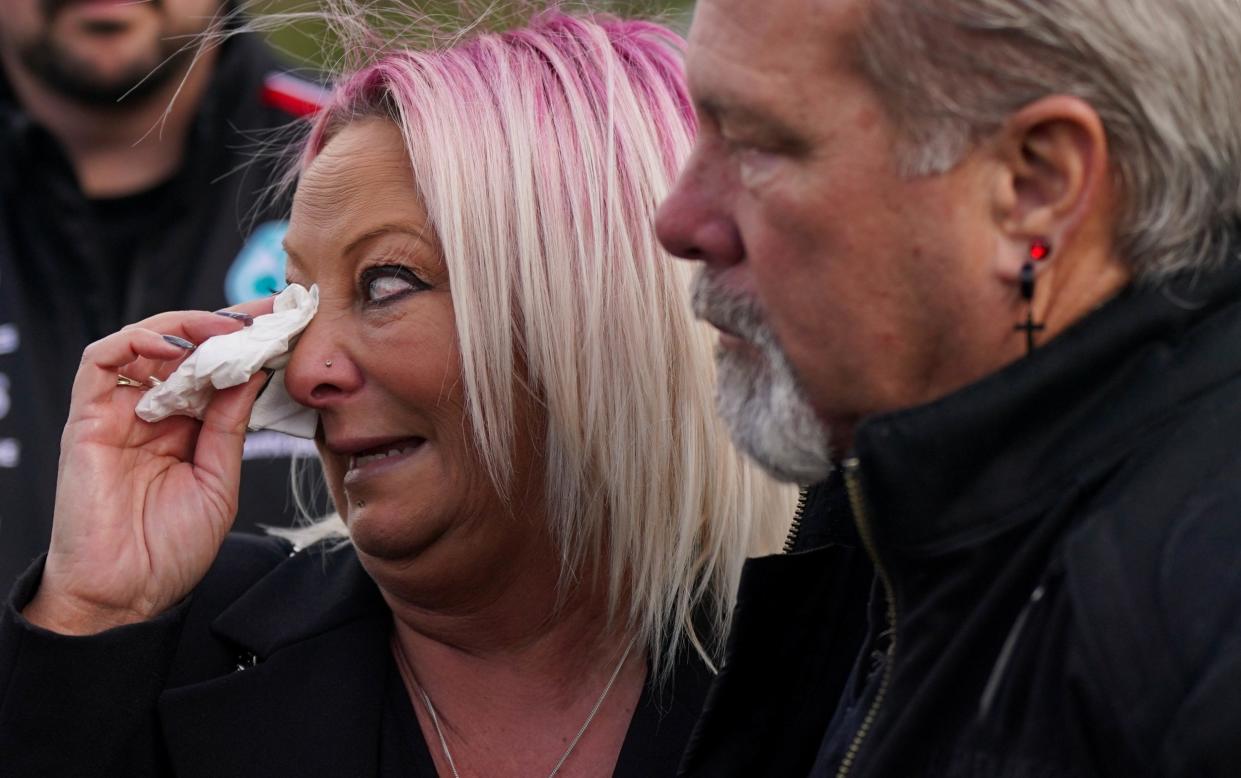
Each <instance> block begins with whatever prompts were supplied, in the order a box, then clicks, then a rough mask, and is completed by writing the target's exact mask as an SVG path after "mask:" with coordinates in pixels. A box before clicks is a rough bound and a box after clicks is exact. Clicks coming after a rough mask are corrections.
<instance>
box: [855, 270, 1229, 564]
mask: <svg viewBox="0 0 1241 778" xmlns="http://www.w3.org/2000/svg"><path fill="white" fill-rule="evenodd" d="M1239 300H1241V267H1238V266H1237V263H1235V262H1234V263H1231V264H1230V266H1228V267H1226V268H1224V269H1222V270H1219V271H1216V272H1213V273H1198V274H1184V275H1182V276H1179V277H1174V278H1172V279H1170V280H1168V281H1166V282H1164V283H1162V284H1160V285H1158V286H1155V285H1133V286H1131V287H1129V288H1128V289H1126V290H1124V291H1122V292H1121V293H1120V294H1119V295H1118V296H1116V297H1115V298H1113V299H1112V300H1111V301H1109V302H1107V303H1106V304H1104V305H1103V306H1102V307H1100V308H1099V309H1098V310H1096V311H1095V312H1093V313H1092V314H1090V315H1088V316H1087V317H1086V318H1084V319H1083V320H1082V321H1080V322H1079V323H1077V324H1076V325H1074V326H1073V327H1072V328H1070V329H1069V330H1068V331H1066V332H1065V333H1064V334H1062V335H1061V336H1059V337H1057V338H1055V339H1054V340H1052V341H1051V342H1049V343H1048V344H1047V345H1046V346H1045V347H1042V348H1039V349H1037V350H1036V351H1035V352H1034V353H1033V354H1032V355H1030V356H1029V357H1026V358H1023V359H1021V360H1019V361H1017V362H1016V363H1014V364H1012V365H1009V366H1008V367H1006V368H1005V369H1002V370H1001V371H999V372H998V373H995V374H993V375H991V376H990V377H988V378H985V379H983V380H981V381H979V382H977V383H975V384H973V385H971V386H968V387H966V388H964V389H962V390H960V391H958V392H956V393H954V394H952V395H949V396H948V397H945V398H943V399H941V400H939V401H937V402H933V403H931V404H928V405H924V406H920V407H917V408H912V409H909V410H904V411H899V412H895V413H890V414H885V415H882V416H877V417H873V418H871V419H869V420H867V421H865V422H864V423H863V424H862V425H861V426H860V427H859V429H858V433H857V436H856V439H855V449H854V450H855V453H856V455H857V457H858V461H859V473H860V480H861V484H862V490H863V492H864V494H865V497H866V504H867V508H868V511H867V512H868V514H869V515H868V520H869V523H870V524H871V527H872V530H873V532H874V537H875V540H876V543H877V545H878V546H879V547H881V548H883V549H885V550H889V551H892V550H897V551H903V552H907V553H911V554H927V553H936V552H938V551H943V550H949V549H952V548H960V547H963V546H967V545H972V544H974V543H977V542H981V541H982V540H984V539H986V538H988V537H991V536H993V535H995V534H997V533H999V532H1001V531H1003V530H1005V529H1007V528H1010V527H1012V526H1015V525H1016V524H1018V523H1021V522H1023V521H1025V520H1028V519H1031V518H1033V517H1035V516H1037V515H1040V514H1041V513H1042V512H1043V511H1045V510H1046V509H1047V508H1048V507H1049V505H1050V504H1051V502H1052V501H1054V500H1055V499H1057V497H1058V496H1059V495H1061V494H1063V492H1064V491H1065V490H1066V489H1067V488H1069V487H1070V486H1071V485H1072V484H1073V483H1074V482H1076V481H1079V480H1081V479H1083V478H1087V477H1089V475H1090V474H1091V473H1092V472H1096V471H1098V470H1099V469H1100V468H1106V467H1111V466H1114V464H1115V462H1116V461H1117V460H1118V459H1119V458H1120V457H1121V456H1123V455H1124V453H1125V452H1127V451H1129V450H1132V448H1133V446H1135V445H1136V444H1137V443H1138V442H1140V440H1141V439H1142V437H1143V435H1144V433H1146V432H1147V431H1149V430H1150V429H1151V428H1152V427H1154V426H1155V425H1158V424H1160V423H1162V422H1165V421H1166V420H1167V418H1168V417H1169V416H1170V414H1171V413H1173V412H1174V411H1175V409H1176V407H1177V406H1178V405H1179V404H1181V403H1183V402H1184V401H1186V400H1187V399H1189V398H1190V397H1192V396H1193V395H1195V394H1197V393H1200V392H1203V391H1205V390H1207V389H1209V388H1210V387H1211V386H1213V385H1215V384H1217V383H1219V382H1221V381H1223V380H1226V379H1228V378H1231V377H1233V376H1236V375H1237V374H1238V373H1241V302H1239Z"/></svg>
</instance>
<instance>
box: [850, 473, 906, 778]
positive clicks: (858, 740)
mask: <svg viewBox="0 0 1241 778" xmlns="http://www.w3.org/2000/svg"><path fill="white" fill-rule="evenodd" d="M858 465H859V463H858V458H857V457H855V456H854V457H849V458H848V459H846V460H845V461H844V475H845V490H846V492H847V493H848V495H849V507H850V508H851V509H852V510H853V518H854V521H855V522H857V528H858V535H860V536H861V538H862V545H863V546H864V547H865V548H866V553H867V554H868V555H869V556H870V561H871V563H872V564H874V566H875V573H876V574H877V575H878V576H879V581H880V583H882V584H883V593H884V596H885V598H886V599H887V601H888V608H887V622H888V635H889V637H888V648H887V650H886V651H885V652H884V660H883V675H882V676H880V678H879V689H878V690H877V691H876V692H875V699H874V701H873V702H871V704H870V708H869V709H867V711H866V717H865V718H863V719H862V723H861V724H860V725H859V726H858V730H857V732H856V733H855V734H854V736H853V741H852V742H850V743H849V749H848V750H847V751H846V752H845V755H844V758H843V759H841V760H840V767H839V769H837V770H836V778H846V777H847V776H848V775H849V774H850V772H851V771H852V770H853V765H854V762H855V760H856V759H857V756H858V752H859V751H861V749H862V744H863V743H865V742H866V736H867V735H868V734H870V730H871V727H873V726H874V725H875V720H876V719H877V718H878V717H879V709H880V708H881V707H882V706H883V701H884V698H885V697H887V695H888V686H889V685H890V684H891V682H892V665H893V661H894V660H895V658H896V591H895V589H894V588H893V586H892V578H891V576H890V575H889V574H888V571H887V569H886V568H885V567H884V566H883V561H882V560H881V559H879V553H878V551H876V549H875V539H874V535H873V533H872V529H871V526H870V517H869V514H868V513H867V511H866V499H865V496H864V495H863V494H862V486H861V483H860V482H859V480H858Z"/></svg>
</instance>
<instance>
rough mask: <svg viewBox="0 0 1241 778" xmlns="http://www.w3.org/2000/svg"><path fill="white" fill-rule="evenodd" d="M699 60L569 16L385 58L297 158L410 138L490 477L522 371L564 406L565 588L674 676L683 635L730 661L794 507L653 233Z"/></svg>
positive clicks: (680, 273)
mask: <svg viewBox="0 0 1241 778" xmlns="http://www.w3.org/2000/svg"><path fill="white" fill-rule="evenodd" d="M683 48H684V41H683V40H682V39H681V38H680V37H679V36H678V35H677V34H676V33H674V32H672V31H671V30H669V29H667V28H665V27H662V26H660V25H658V24H655V23H651V22H647V21H625V20H620V19H616V18H613V17H605V16H593V17H579V16H573V15H569V14H566V13H563V12H560V11H555V10H553V11H547V12H544V13H541V14H539V15H537V16H536V17H534V19H533V20H532V21H531V22H530V23H529V24H528V25H527V26H525V27H524V28H522V29H516V30H511V31H507V32H501V33H483V34H476V35H474V36H473V37H470V38H467V39H465V40H462V41H458V42H457V43H455V45H453V46H451V47H448V48H441V49H434V50H426V51H398V52H393V53H388V54H385V55H384V56H382V58H380V59H379V60H378V61H377V62H375V63H373V64H370V65H369V66H366V67H364V68H362V69H361V70H359V71H358V72H356V73H354V74H353V75H352V76H350V77H348V78H346V79H345V80H344V81H342V82H341V83H340V85H339V86H338V87H337V88H336V90H335V92H334V94H333V96H332V98H331V100H330V102H329V104H328V106H327V107H326V109H325V110H324V111H323V112H322V113H321V114H320V115H319V116H318V117H317V119H316V121H315V123H314V126H313V129H312V131H311V133H310V135H309V138H308V140H307V143H306V146H305V147H304V152H303V155H302V161H301V164H302V166H303V168H304V167H305V166H308V165H310V164H311V163H312V162H313V160H314V158H315V157H316V155H317V154H318V153H319V152H320V151H322V149H323V148H324V146H325V145H326V144H327V143H328V142H330V140H331V138H332V136H333V135H334V134H335V133H336V132H338V131H339V130H340V129H341V128H342V127H344V126H345V125H346V124H348V123H350V122H352V121H356V120H359V119H363V118H369V117H382V118H386V119H388V120H390V121H392V122H394V123H395V124H396V125H397V126H398V127H399V128H400V129H401V131H402V133H403V135H404V138H405V143H406V146H407V148H408V150H409V160H410V164H411V166H412V169H413V172H414V179H415V181H416V183H417V186H418V189H419V192H420V194H421V196H422V198H423V204H424V205H425V207H426V210H427V214H428V216H429V223H430V225H431V226H432V228H433V229H434V230H435V233H436V236H437V238H438V241H439V245H440V247H441V250H442V252H443V255H444V260H445V263H446V265H447V267H448V273H449V277H450V278H451V279H452V285H451V289H452V297H453V307H454V316H455V319H456V327H457V335H458V339H459V342H460V353H461V360H462V365H461V367H462V380H463V383H464V385H465V394H466V397H467V404H468V408H467V413H468V416H469V421H470V426H471V427H472V431H473V434H474V436H475V439H476V441H477V444H478V448H479V450H480V452H481V453H482V456H483V459H484V461H485V462H486V463H487V466H488V468H489V470H490V474H491V477H492V480H493V481H494V482H495V483H496V484H497V487H498V488H499V489H500V490H501V493H504V491H505V489H506V488H507V484H508V482H509V476H510V471H511V469H510V462H509V452H510V451H511V450H512V441H513V436H514V434H515V431H514V420H513V396H514V375H516V374H517V372H518V371H517V369H516V368H517V365H518V364H519V362H520V364H521V365H522V375H523V376H524V377H525V379H526V381H527V382H528V386H529V390H530V391H531V392H533V394H534V395H535V396H536V397H537V398H538V399H539V401H540V402H541V403H542V404H543V407H544V408H545V410H546V415H547V423H546V449H545V450H546V456H547V472H548V483H547V485H546V497H547V500H546V502H547V504H548V512H549V516H548V520H549V522H550V526H551V528H552V531H553V534H554V536H555V537H556V539H557V542H558V543H559V545H560V548H561V550H562V555H563V559H562V562H563V564H562V573H563V575H562V580H563V581H564V583H565V584H571V583H572V582H573V581H574V580H576V576H577V575H578V574H579V573H580V571H581V570H582V569H583V565H589V566H591V567H593V568H594V569H598V570H602V571H603V572H604V574H605V575H606V580H607V585H608V592H609V595H610V602H611V605H612V613H613V615H614V616H619V617H621V618H623V619H624V620H625V622H626V623H627V625H628V626H629V627H630V628H631V629H633V630H634V631H635V634H637V635H638V637H639V640H640V641H641V642H642V643H644V645H645V646H646V648H647V650H648V651H649V652H650V656H651V661H652V667H653V668H654V670H655V672H656V675H657V676H659V677H666V676H665V673H666V671H667V670H668V669H670V665H671V663H670V661H669V660H670V658H671V654H670V653H669V652H670V651H671V650H672V649H674V648H675V647H677V646H679V645H680V644H681V642H682V640H683V639H688V640H689V641H690V642H691V643H694V644H695V645H697V646H698V647H699V649H700V650H702V651H703V653H704V655H707V656H710V655H718V653H719V649H720V647H721V643H722V638H723V635H724V634H725V630H726V626H727V622H728V618H729V615H730V613H731V610H732V603H733V596H734V592H735V587H736V582H737V579H738V577H739V574H740V569H741V563H742V562H743V561H744V558H745V556H746V554H747V552H763V551H768V550H773V549H774V548H775V547H776V546H777V545H778V542H779V539H780V536H781V534H782V528H783V527H784V526H787V517H790V516H791V514H792V502H793V499H794V497H795V493H794V492H793V491H791V490H790V489H788V488H786V487H782V486H779V485H776V484H775V483H774V482H772V481H770V480H769V479H768V478H767V477H766V476H765V475H763V474H762V473H761V472H759V471H758V470H757V469H756V468H755V467H754V466H753V465H751V464H750V463H749V462H747V461H746V460H744V458H743V457H742V456H741V455H740V454H739V453H737V451H736V450H735V449H734V448H733V447H732V444H731V442H730V440H729V437H728V433H727V431H726V430H725V428H724V427H723V425H722V423H721V422H720V421H719V420H718V419H717V418H716V416H715V413H714V375H715V371H714V364H713V359H712V349H713V345H714V338H713V336H712V334H711V333H710V332H709V331H708V328H706V327H705V325H702V324H701V323H698V322H696V321H694V320H693V318H692V316H691V315H690V307H689V300H688V292H687V287H688V273H689V272H690V271H689V269H688V267H687V266H686V264H685V263H680V262H674V261H673V260H672V259H671V258H670V257H669V256H668V255H667V254H666V253H665V252H664V251H663V249H662V247H661V246H660V245H659V243H658V242H657V240H656V239H655V235H654V227H653V224H654V213H655V210H656V207H657V206H658V204H659V202H660V201H661V200H662V199H663V197H664V196H665V195H666V193H667V192H668V190H669V188H670V186H671V184H672V181H673V179H674V177H675V175H676V172H677V170H678V169H679V168H680V166H681V164H682V163H683V162H684V160H685V159H686V157H687V156H688V154H689V150H690V147H691V145H692V140H693V135H694V131H695V129H696V127H695V119H694V114H693V111H692V109H691V105H690V100H689V96H688V93H687V90H686V86H685V79H684V69H683V65H682V54H683ZM782 522H783V523H782ZM695 618H698V619H701V621H699V622H698V623H700V624H702V623H705V624H709V625H710V627H711V629H710V633H709V634H707V635H704V636H700V635H697V634H696V633H695V631H694V623H695V621H694V620H695ZM704 644H705V645H704Z"/></svg>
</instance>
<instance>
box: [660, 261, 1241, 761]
mask: <svg viewBox="0 0 1241 778" xmlns="http://www.w3.org/2000/svg"><path fill="white" fill-rule="evenodd" d="M810 502H811V509H810V510H809V511H808V512H807V514H806V516H805V518H804V519H803V529H802V536H801V537H799V538H798V539H797V540H796V541H795V544H794V545H795V546H796V547H797V548H798V549H806V548H810V547H813V546H816V545H819V546H821V547H819V548H817V549H814V550H800V551H796V552H795V553H792V554H789V555H786V556H780V557H769V558H764V559H758V560H754V561H753V562H751V564H750V566H749V568H748V569H747V570H746V572H745V574H744V578H743V582H742V587H741V592H740V595H739V604H738V608H737V613H736V620H735V622H734V624H735V627H734V633H733V635H732V637H731V638H730V648H729V653H728V656H727V660H726V662H725V666H724V668H723V670H722V672H721V674H720V676H719V677H718V679H717V683H716V685H715V687H714V688H713V689H712V691H711V693H710V696H709V698H708V701H707V705H706V707H705V709H704V713H703V718H702V719H701V721H700V724H699V726H698V728H697V729H696V730H695V734H694V736H693V738H692V741H691V745H690V747H689V749H688V753H687V758H686V760H685V762H684V763H683V773H684V774H685V775H688V776H703V777H706V776H710V778H724V777H725V776H747V778H749V777H751V776H804V775H807V774H811V772H812V770H813V774H814V775H815V776H819V775H828V776H830V775H837V774H842V775H848V776H857V777H858V778H861V777H863V776H893V777H899V778H905V777H907V776H954V777H955V776H960V777H961V778H972V777H973V776H978V778H982V777H983V776H986V777H987V778H1008V777H1010V776H1011V777H1012V778H1019V777H1020V778H1025V777H1026V776H1030V777H1034V776H1047V777H1048V778H1052V777H1054V776H1125V777H1126V778H1130V777H1135V776H1136V777H1140V776H1186V777H1187V778H1188V777H1189V776H1194V777H1195V778H1197V777H1199V776H1238V775H1241V268H1239V267H1237V266H1236V263H1233V267H1231V268H1229V269H1227V270H1225V271H1221V272H1217V273H1214V274H1209V273H1203V274H1200V275H1198V276H1197V277H1185V278H1179V279H1176V280H1174V281H1173V282H1171V283H1168V284H1166V285H1164V286H1161V287H1159V288H1152V287H1135V288H1130V289H1128V290H1126V291H1125V292H1123V293H1122V294H1120V295H1119V296H1118V297H1117V298H1116V299H1114V300H1112V301H1110V302H1109V303H1107V304H1106V305H1104V306H1103V307H1102V308H1100V309H1099V310H1097V311H1095V312H1094V313H1092V314H1091V315H1089V316H1088V317H1087V318H1086V319H1085V320H1083V321H1082V322H1081V323H1079V324H1078V325H1077V326H1075V327H1073V328H1072V329H1070V330H1069V331H1068V332H1066V333H1064V334H1063V335H1062V336H1061V337H1058V338H1056V339H1055V340H1053V341H1052V342H1050V343H1048V344H1047V345H1046V346H1045V347H1043V348H1040V349H1038V350H1036V351H1035V352H1034V354H1033V355H1032V356H1030V357H1028V358H1025V359H1022V360H1021V361H1019V362H1018V363H1016V364H1013V365H1011V366H1009V367H1008V368H1006V369H1004V370H1002V371H1000V372H999V373H997V374H995V375H993V376H991V377H988V378H986V379H984V380H982V381H980V382H978V383H976V384H974V385H972V386H969V387H967V388H965V389H963V390H961V391H959V392H957V393H955V394H953V395H951V396H949V397H947V398H945V399H943V400H941V401H938V402H935V403H932V404H929V405H926V406H923V407H919V408H914V409H911V410H906V411H902V412H897V413H892V414H888V415H884V416H880V417H875V418H872V419H870V420H868V421H866V422H865V423H863V424H862V425H861V426H860V427H859V429H858V431H857V434H856V438H855V447H854V450H853V452H852V455H851V456H850V457H849V458H848V459H847V460H846V462H845V464H844V466H843V468H842V469H841V471H840V472H838V473H837V474H835V475H834V476H833V478H832V479H830V480H829V481H828V482H827V483H826V484H824V485H822V486H820V487H818V488H817V489H816V490H815V491H814V492H813V493H812V494H811V497H810ZM823 543H826V545H823ZM872 561H873V562H874V567H872ZM876 569H877V570H879V571H880V574H879V575H874V570H876ZM842 765H844V767H843V768H842Z"/></svg>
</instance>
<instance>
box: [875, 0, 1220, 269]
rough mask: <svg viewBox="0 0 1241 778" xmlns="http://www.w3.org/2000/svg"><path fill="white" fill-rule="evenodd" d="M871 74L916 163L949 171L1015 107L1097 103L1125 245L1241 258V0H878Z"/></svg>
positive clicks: (1153, 257) (1196, 260) (907, 160)
mask: <svg viewBox="0 0 1241 778" xmlns="http://www.w3.org/2000/svg"><path fill="white" fill-rule="evenodd" d="M867 10H868V15H867V18H866V21H865V22H864V24H863V26H862V28H861V30H860V31H859V34H858V37H857V39H856V44H857V52H856V53H857V55H858V57H859V64H860V67H861V69H862V72H863V75H864V76H865V77H866V78H867V79H868V80H869V81H870V82H871V84H872V86H873V87H874V88H875V89H876V91H877V93H878V95H879V97H880V100H881V101H882V102H883V103H884V104H885V108H886V110H887V111H888V113H889V115H890V117H891V118H892V119H893V120H894V121H895V123H896V125H897V128H898V133H899V135H900V138H901V144H902V148H901V149H900V156H901V161H902V164H903V169H904V172H905V173H906V174H907V175H911V176H918V175H931V174H936V173H942V172H945V171H947V170H949V169H951V168H952V167H954V166H955V165H956V164H957V163H958V162H960V161H961V160H962V159H963V158H964V157H965V156H966V154H967V153H968V152H969V151H970V150H971V149H972V148H973V147H974V146H975V144H977V143H978V142H979V141H980V140H981V139H983V138H985V137H987V136H988V135H990V134H991V133H993V132H994V131H996V130H998V129H999V128H1000V127H1001V126H1002V124H1003V122H1004V121H1005V119H1006V118H1007V117H1008V116H1009V115H1010V114H1012V113H1013V112H1014V111H1016V110H1018V109H1020V108H1021V107H1023V106H1025V105H1028V104H1029V103H1031V102H1033V101H1035V100H1038V99H1039V98H1041V97H1045V96H1048V95H1055V94H1064V95H1072V96H1076V97H1079V98H1081V99H1082V100H1085V101H1086V102H1088V103H1089V104H1090V105H1091V106H1093V108H1094V109H1095V110H1096V111H1097V112H1098V114H1099V116H1100V118H1101V119H1102V121H1103V125H1104V128H1105V130H1106V133H1107V139H1108V144H1109V146H1110V152H1111V164H1112V174H1113V177H1114V180H1115V182H1116V183H1117V185H1118V187H1117V188H1118V191H1119V192H1120V194H1121V197H1122V208H1121V211H1120V213H1119V215H1118V219H1117V224H1116V234H1115V236H1114V238H1115V241H1116V249H1117V251H1118V253H1119V255H1120V256H1121V257H1122V258H1123V259H1124V260H1125V261H1127V262H1128V263H1129V266H1130V267H1131V268H1132V269H1133V271H1134V273H1135V275H1136V276H1137V277H1139V278H1141V279H1145V280H1157V279H1160V278H1163V277H1166V276H1167V275H1169V274H1171V273H1175V272H1178V271H1181V270H1186V269H1206V268H1210V267H1213V266H1218V265H1220V264H1222V263H1223V262H1224V261H1225V260H1226V259H1228V257H1229V255H1230V253H1231V251H1232V249H1233V243H1234V238H1233V236H1234V234H1235V232H1236V230H1237V225H1238V223H1239V222H1241V110H1238V101H1239V100H1241V93H1239V92H1238V85H1239V84H1241V12H1239V10H1241V9H1239V8H1238V6H1237V3H1236V0H871V3H870V6H869V8H868V9H867Z"/></svg>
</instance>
